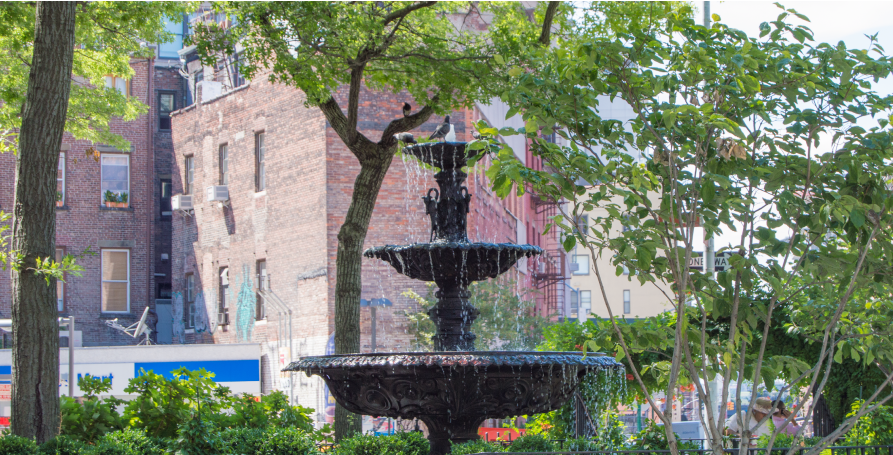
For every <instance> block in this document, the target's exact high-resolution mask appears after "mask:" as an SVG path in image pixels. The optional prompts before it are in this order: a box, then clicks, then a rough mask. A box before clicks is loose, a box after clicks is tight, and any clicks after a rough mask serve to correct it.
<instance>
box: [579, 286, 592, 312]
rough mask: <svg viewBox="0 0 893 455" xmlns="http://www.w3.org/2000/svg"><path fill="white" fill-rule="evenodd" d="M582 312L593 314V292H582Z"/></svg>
mask: <svg viewBox="0 0 893 455" xmlns="http://www.w3.org/2000/svg"><path fill="white" fill-rule="evenodd" d="M580 311H581V312H587V313H589V312H592V291H580Z"/></svg>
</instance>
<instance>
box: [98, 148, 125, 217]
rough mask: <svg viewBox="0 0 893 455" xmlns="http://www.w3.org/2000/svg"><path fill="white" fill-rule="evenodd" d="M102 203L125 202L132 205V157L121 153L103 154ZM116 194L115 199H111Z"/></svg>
mask: <svg viewBox="0 0 893 455" xmlns="http://www.w3.org/2000/svg"><path fill="white" fill-rule="evenodd" d="M100 190H101V192H102V193H101V194H100V196H101V200H100V203H105V202H124V203H127V206H129V205H130V198H129V197H128V196H129V195H130V157H129V156H127V155H122V154H119V153H116V154H108V155H102V186H101V188H100ZM112 196H114V197H115V198H116V200H115V201H110V200H109V199H110V198H111V197H112Z"/></svg>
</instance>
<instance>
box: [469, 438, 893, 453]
mask: <svg viewBox="0 0 893 455" xmlns="http://www.w3.org/2000/svg"><path fill="white" fill-rule="evenodd" d="M556 442H558V441H556ZM810 449H812V447H796V452H795V454H797V455H802V454H804V453H806V452H807V451H809V450H810ZM789 450H790V448H789V447H773V448H772V453H771V454H769V453H767V452H768V450H767V449H764V448H757V447H752V448H749V449H747V455H784V454H786V453H787V452H788V451H789ZM827 451H830V452H827ZM724 452H725V453H726V454H729V455H737V454H739V453H740V450H739V449H734V448H730V449H725V450H724ZM502 453H505V452H479V453H478V454H477V455H500V454H502ZM512 453H513V455H643V454H655V455H659V454H660V455H666V454H670V453H671V452H670V451H669V450H594V451H573V452H568V451H561V450H559V451H557V452H512ZM679 453H680V454H681V455H711V454H713V451H712V450H710V449H704V448H701V449H684V450H679ZM822 453H823V454H825V455H893V445H886V446H831V447H826V448H825V449H823V450H822Z"/></svg>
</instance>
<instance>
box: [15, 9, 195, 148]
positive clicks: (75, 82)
mask: <svg viewBox="0 0 893 455" xmlns="http://www.w3.org/2000/svg"><path fill="white" fill-rule="evenodd" d="M192 6H194V5H192V4H191V3H189V2H81V3H79V4H78V7H77V16H76V17H77V23H76V29H75V33H76V36H75V42H76V44H77V46H76V48H75V50H74V65H73V70H72V73H73V75H72V80H71V84H72V85H71V97H70V99H69V105H68V117H67V119H66V122H65V131H67V132H69V133H71V134H72V135H73V136H74V137H76V138H78V139H86V140H90V141H92V142H95V143H101V144H109V145H114V146H115V147H118V148H119V149H121V150H130V144H128V142H127V141H126V140H124V139H123V138H122V137H121V136H120V135H117V134H115V133H112V132H111V130H110V129H109V121H110V120H111V119H113V118H116V117H121V118H123V119H124V120H133V119H136V118H137V117H138V116H139V115H141V114H144V113H145V112H146V111H147V109H148V108H147V107H146V106H145V105H144V104H143V103H142V102H141V101H145V100H140V99H138V98H136V97H128V96H125V95H123V94H121V93H119V92H118V91H117V90H115V89H114V88H107V87H106V82H105V77H106V76H113V77H119V78H125V79H130V78H131V77H132V76H133V69H132V68H131V67H130V61H131V58H147V57H151V56H152V55H153V52H154V51H153V49H152V48H150V47H149V46H148V44H150V43H163V42H167V41H170V40H171V36H170V33H168V32H166V31H165V29H164V19H165V18H169V19H172V20H179V19H180V18H181V17H182V14H183V13H185V12H187V11H189V10H190V9H191V7H192ZM34 11H35V9H34V3H33V2H31V3H29V2H3V3H2V4H0V30H2V32H0V68H3V71H0V135H2V136H3V139H5V140H3V141H0V144H2V145H0V151H8V150H13V149H15V145H14V144H15V142H16V137H17V134H18V129H19V127H20V126H21V112H22V105H23V104H24V102H25V92H26V91H27V87H28V71H29V68H30V63H31V53H32V51H33V41H34Z"/></svg>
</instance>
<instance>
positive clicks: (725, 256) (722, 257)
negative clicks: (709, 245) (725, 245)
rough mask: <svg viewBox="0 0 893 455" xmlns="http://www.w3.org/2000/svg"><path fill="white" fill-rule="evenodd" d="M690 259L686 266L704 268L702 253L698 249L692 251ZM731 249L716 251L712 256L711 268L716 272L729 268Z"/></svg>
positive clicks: (693, 268)
mask: <svg viewBox="0 0 893 455" xmlns="http://www.w3.org/2000/svg"><path fill="white" fill-rule="evenodd" d="M691 254H692V258H691V261H689V263H688V268H690V269H692V270H701V271H703V270H704V253H702V252H700V251H692V253H691ZM732 254H734V253H732V252H731V251H725V252H722V253H717V254H716V256H714V258H713V268H714V270H716V271H717V272H724V271H726V270H728V269H729V268H730V265H729V259H730V258H731V257H732Z"/></svg>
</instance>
